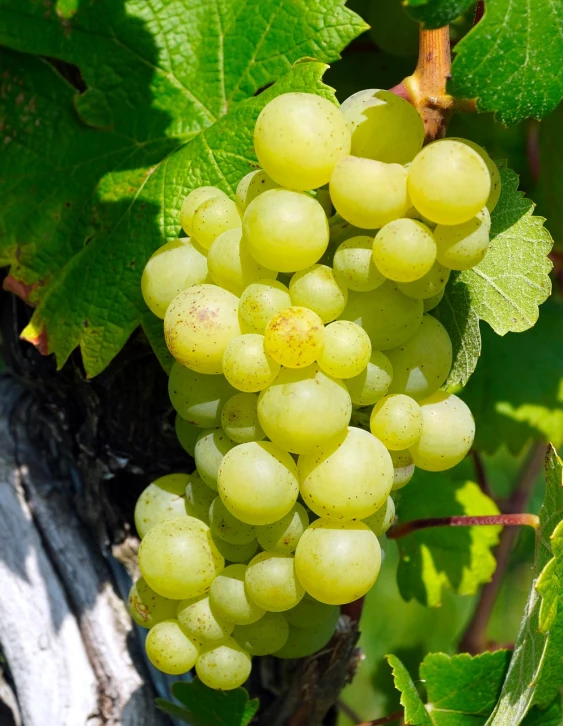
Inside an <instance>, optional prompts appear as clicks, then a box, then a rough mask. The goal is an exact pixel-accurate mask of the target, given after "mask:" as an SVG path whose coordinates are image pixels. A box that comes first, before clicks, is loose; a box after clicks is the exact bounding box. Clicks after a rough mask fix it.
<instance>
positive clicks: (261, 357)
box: [223, 333, 280, 393]
mask: <svg viewBox="0 0 563 726" xmlns="http://www.w3.org/2000/svg"><path fill="white" fill-rule="evenodd" d="M279 371H280V364H279V362H278V361H277V360H275V358H274V356H272V355H271V353H270V351H269V350H268V349H267V347H266V339H265V337H264V336H263V335H258V334H257V333H246V334H244V335H239V336H238V337H237V338H234V339H233V340H231V342H230V343H229V344H228V345H227V347H226V348H225V352H224V353H223V373H224V375H225V378H226V379H227V380H228V381H229V383H230V384H231V385H232V386H233V388H236V389H237V390H239V391H244V392H245V393H256V392H258V391H261V390H262V389H264V388H266V386H268V385H269V384H270V383H271V382H272V381H273V380H274V379H275V377H276V376H277V375H278V373H279Z"/></svg>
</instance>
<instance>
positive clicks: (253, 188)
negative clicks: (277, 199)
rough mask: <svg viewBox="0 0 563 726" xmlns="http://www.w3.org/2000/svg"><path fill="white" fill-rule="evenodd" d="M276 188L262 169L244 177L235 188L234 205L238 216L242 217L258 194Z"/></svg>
mask: <svg viewBox="0 0 563 726" xmlns="http://www.w3.org/2000/svg"><path fill="white" fill-rule="evenodd" d="M278 187H279V184H276V182H275V181H274V180H273V179H270V177H269V176H268V175H267V174H266V172H265V171H264V170H263V169H256V170H255V171H250V172H249V173H248V174H246V176H243V177H242V179H241V180H240V182H239V183H238V186H237V191H236V205H237V209H238V211H239V214H241V215H243V214H244V210H245V209H246V208H247V207H248V205H249V204H250V202H251V201H252V200H253V199H256V197H257V196H258V195H259V194H262V193H263V192H267V191H268V190H269V189H277V188H278Z"/></svg>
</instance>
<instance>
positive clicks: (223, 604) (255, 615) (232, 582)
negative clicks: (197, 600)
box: [209, 565, 265, 625]
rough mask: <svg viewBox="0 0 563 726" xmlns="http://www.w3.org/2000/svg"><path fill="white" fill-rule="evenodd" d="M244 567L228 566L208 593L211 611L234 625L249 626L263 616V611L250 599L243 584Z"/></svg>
mask: <svg viewBox="0 0 563 726" xmlns="http://www.w3.org/2000/svg"><path fill="white" fill-rule="evenodd" d="M245 573H246V565H229V566H228V567H225V569H224V570H223V572H221V574H220V575H217V577H216V578H215V580H214V581H213V584H212V585H211V590H210V592H209V601H210V603H211V606H212V607H213V610H214V611H215V612H216V613H217V614H218V615H219V616H220V617H222V618H224V619H225V620H228V621H229V622H230V623H234V624H235V625H250V624H251V623H255V622H257V621H258V620H260V618H261V617H262V616H263V615H264V613H265V610H264V609H263V608H261V607H258V605H257V604H256V603H255V602H254V601H253V600H251V599H250V596H249V594H248V592H247V590H246V585H245V584H244V576H245Z"/></svg>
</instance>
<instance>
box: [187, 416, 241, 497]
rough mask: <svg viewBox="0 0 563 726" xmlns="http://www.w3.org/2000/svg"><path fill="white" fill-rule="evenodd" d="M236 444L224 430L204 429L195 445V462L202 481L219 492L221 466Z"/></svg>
mask: <svg viewBox="0 0 563 726" xmlns="http://www.w3.org/2000/svg"><path fill="white" fill-rule="evenodd" d="M234 446H235V444H234V442H233V441H231V440H230V439H229V437H228V436H227V434H226V433H225V432H224V431H223V430H222V429H204V430H203V431H202V432H201V433H200V435H199V436H198V439H197V441H196V444H195V453H194V461H195V465H196V468H197V473H198V474H199V475H200V477H201V479H202V481H203V482H204V483H205V484H206V485H207V486H208V487H211V489H213V490H214V491H217V475H218V473H219V466H220V464H221V462H222V461H223V457H224V456H225V454H226V453H227V452H229V451H230V450H231V449H232V448H234Z"/></svg>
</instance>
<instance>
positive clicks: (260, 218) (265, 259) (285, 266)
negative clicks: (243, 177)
mask: <svg viewBox="0 0 563 726" xmlns="http://www.w3.org/2000/svg"><path fill="white" fill-rule="evenodd" d="M243 232H244V236H245V239H246V240H247V242H248V249H249V250H250V253H251V255H252V256H253V257H254V259H255V260H257V261H258V262H259V263H260V264H261V265H264V267H267V268H268V269H270V270H278V271H279V272H295V271H296V270H303V269H305V268H306V267H310V266H311V265H314V264H315V262H317V261H318V260H319V259H320V258H321V257H322V255H323V254H324V252H325V250H326V248H327V246H328V234H329V233H328V220H327V218H326V214H325V213H324V210H323V208H322V207H321V205H320V204H319V203H318V202H317V200H316V199H313V197H310V196H309V195H308V194H302V193H300V192H291V191H289V190H287V189H270V191H268V192H264V194H260V196H258V197H256V199H255V200H254V201H253V202H251V203H250V204H249V205H248V207H247V208H246V212H245V213H244V218H243Z"/></svg>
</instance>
